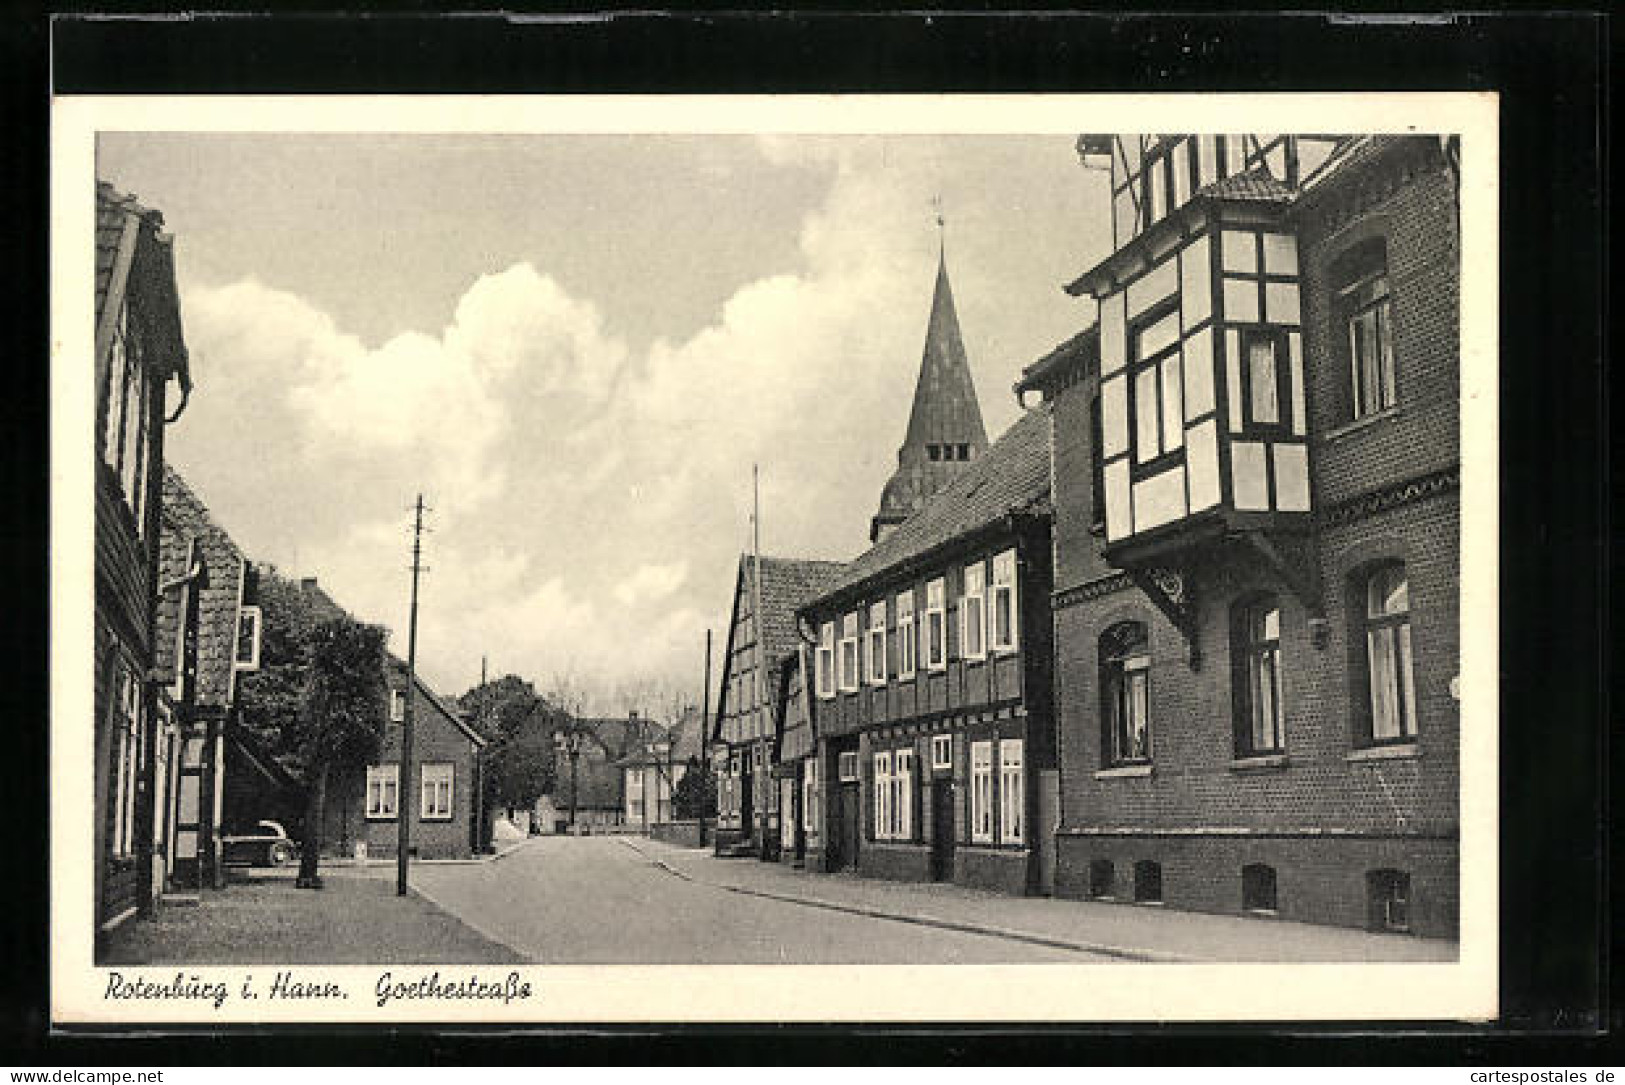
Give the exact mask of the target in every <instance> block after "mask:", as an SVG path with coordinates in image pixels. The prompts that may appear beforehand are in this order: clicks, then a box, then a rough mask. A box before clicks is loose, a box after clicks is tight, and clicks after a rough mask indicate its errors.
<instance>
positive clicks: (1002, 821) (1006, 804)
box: [999, 738, 1027, 844]
mask: <svg viewBox="0 0 1625 1085" xmlns="http://www.w3.org/2000/svg"><path fill="white" fill-rule="evenodd" d="M1026 793H1027V788H1026V777H1025V771H1024V769H1023V767H1022V740H1021V739H1019V738H1007V739H1004V740H1003V741H1001V742H1000V743H999V842H1000V843H1002V844H1020V843H1021V842H1022V828H1023V826H1022V824H1021V822H1022V817H1021V814H1022V805H1023V802H1024V799H1025V796H1026Z"/></svg>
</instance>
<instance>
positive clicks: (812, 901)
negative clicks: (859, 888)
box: [622, 841, 1199, 964]
mask: <svg viewBox="0 0 1625 1085" xmlns="http://www.w3.org/2000/svg"><path fill="white" fill-rule="evenodd" d="M622 843H625V844H626V846H627V847H628V848H630V849H631V850H632V851H633V852H635V853H636V854H637V855H639V856H641V857H642V858H644V859H647V860H648V861H649V862H650V863H652V864H654V865H655V866H657V867H659V868H660V869H661V870H664V871H665V872H666V873H667V874H670V875H672V876H673V877H676V878H680V879H682V880H683V881H685V882H690V883H692V884H695V885H704V886H708V887H710V888H712V889H722V890H726V891H727V892H729V893H738V894H740V895H741V896H747V897H760V898H762V899H764V900H776V901H779V902H781V903H784V904H800V905H804V906H806V907H808V908H823V909H825V910H826V911H831V912H845V913H847V914H848V915H859V916H864V917H866V918H869V919H889V920H891V921H893V922H895V923H911V924H913V925H915V926H920V927H936V928H938V929H941V930H950V931H957V932H959V933H961V934H978V935H982V936H983V937H986V938H1002V939H1004V940H1006V941H1010V942H1025V943H1027V944H1029V945H1035V946H1045V947H1047V948H1049V949H1066V950H1072V951H1073V952H1077V953H1094V954H1098V955H1101V956H1106V957H1115V958H1117V959H1119V960H1125V961H1135V962H1139V963H1142V964H1181V963H1190V962H1192V961H1196V960H1199V958H1195V957H1184V956H1180V955H1178V954H1173V953H1162V952H1156V951H1152V950H1144V949H1133V948H1130V947H1127V946H1116V945H1108V944H1106V943H1102V942H1078V941H1073V940H1070V939H1064V938H1054V937H1051V936H1049V935H1043V934H1032V933H1030V932H1028V931H1019V930H1013V929H1011V928H1009V927H993V926H988V925H985V924H979V923H966V922H963V921H961V920H957V919H942V918H939V917H937V916H929V915H905V914H902V913H899V912H888V911H884V910H882V909H879V908H869V907H865V906H863V905H860V904H845V903H842V902H840V901H832V900H821V899H819V898H817V897H803V896H791V895H789V894H787V893H774V892H772V891H770V890H766V889H750V888H747V887H745V886H741V885H726V884H724V883H722V882H713V881H708V880H706V879H704V878H697V877H695V876H694V875H692V874H689V873H688V872H686V871H683V870H678V869H677V868H676V867H674V866H672V865H671V864H670V863H668V862H666V861H665V860H664V859H661V858H659V857H657V856H653V855H650V854H649V853H647V852H645V851H643V850H642V849H641V848H639V847H638V846H637V845H635V844H632V843H630V842H627V841H622Z"/></svg>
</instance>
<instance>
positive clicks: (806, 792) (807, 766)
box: [801, 757, 823, 840]
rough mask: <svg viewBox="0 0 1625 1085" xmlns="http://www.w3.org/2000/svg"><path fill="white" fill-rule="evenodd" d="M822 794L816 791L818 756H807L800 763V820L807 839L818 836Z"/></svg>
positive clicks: (821, 817)
mask: <svg viewBox="0 0 1625 1085" xmlns="http://www.w3.org/2000/svg"><path fill="white" fill-rule="evenodd" d="M821 800H822V796H820V795H819V793H818V758H817V757H809V758H807V760H805V761H803V762H802V763H801V820H802V822H803V825H804V829H803V831H804V832H805V833H806V835H807V839H809V840H816V839H817V838H818V827H819V826H820V825H821V824H822V823H823V813H822V812H823V803H822V801H821Z"/></svg>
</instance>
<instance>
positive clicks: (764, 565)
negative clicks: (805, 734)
mask: <svg viewBox="0 0 1625 1085" xmlns="http://www.w3.org/2000/svg"><path fill="white" fill-rule="evenodd" d="M840 569H841V566H840V565H839V564H838V563H836V562H829V561H814V560H807V559H801V558H775V557H760V558H757V557H755V556H753V555H750V554H743V555H741V556H740V559H739V567H738V572H737V575H736V576H735V578H734V598H733V606H732V616H731V621H730V622H729V627H728V641H727V645H726V646H725V647H724V649H723V657H722V674H721V678H720V684H719V687H718V691H717V708H716V716H715V719H714V721H713V723H712V730H711V739H712V741H711V757H712V765H713V768H714V771H715V773H716V778H717V827H716V837H715V847H716V849H717V850H718V851H719V852H723V851H731V852H736V853H740V854H746V853H748V854H751V855H756V856H758V857H760V858H763V859H771V858H774V857H776V856H777V854H778V844H779V840H780V838H781V835H782V828H781V811H780V805H779V790H780V789H779V785H778V783H777V781H776V780H775V777H774V770H775V767H776V765H777V764H778V748H779V724H780V713H779V706H778V703H777V700H776V698H777V692H778V689H779V685H780V681H781V668H782V666H783V664H784V662H785V660H786V658H787V657H788V656H790V655H792V654H793V653H794V652H795V650H796V648H797V646H798V645H799V644H800V643H801V640H802V638H801V634H800V633H799V632H798V630H797V627H796V608H797V607H798V606H799V605H800V604H801V603H803V602H805V601H806V600H808V599H810V598H812V597H813V596H815V595H816V594H818V592H819V591H820V590H822V589H823V588H824V587H825V586H827V585H828V584H830V583H831V582H832V581H833V580H834V578H835V577H836V576H837V575H839V572H840Z"/></svg>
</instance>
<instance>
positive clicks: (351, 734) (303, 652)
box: [238, 566, 387, 886]
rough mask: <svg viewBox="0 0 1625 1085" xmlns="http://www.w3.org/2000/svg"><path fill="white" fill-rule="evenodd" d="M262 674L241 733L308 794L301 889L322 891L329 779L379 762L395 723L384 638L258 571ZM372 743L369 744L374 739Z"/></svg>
mask: <svg viewBox="0 0 1625 1085" xmlns="http://www.w3.org/2000/svg"><path fill="white" fill-rule="evenodd" d="M258 593H259V595H258V597H259V601H260V608H261V612H262V615H263V618H262V620H263V623H264V625H263V629H262V632H261V642H260V669H259V670H258V671H256V672H252V673H249V674H245V675H243V676H242V685H241V687H240V688H239V692H238V704H239V705H240V707H241V717H240V718H241V723H242V726H243V727H244V728H245V729H247V730H248V731H250V732H251V733H252V734H253V735H254V737H255V738H257V739H258V740H259V743H260V745H261V746H262V748H264V749H265V750H267V751H268V752H269V753H270V754H271V756H272V757H274V758H275V759H276V761H277V763H278V764H279V765H281V766H282V768H284V769H285V770H287V772H288V773H289V775H291V776H292V777H293V778H294V779H295V780H297V781H299V783H300V784H301V785H302V787H303V788H304V804H303V805H304V810H305V814H304V817H303V819H302V821H301V822H300V823H299V824H296V825H292V826H290V829H292V830H293V834H294V836H295V837H296V838H297V839H298V840H299V841H300V842H301V852H302V854H301V857H300V868H299V878H300V884H301V885H309V886H314V885H316V884H318V883H319V879H318V874H317V860H318V859H319V857H320V849H321V832H320V830H321V821H322V818H321V811H322V807H323V805H324V804H325V802H326V789H327V783H328V778H329V777H330V776H331V775H332V773H334V772H335V771H337V772H344V771H350V770H353V769H354V768H355V767H356V766H357V765H362V764H366V763H368V762H370V761H371V760H373V759H374V758H376V757H377V751H378V743H379V740H380V738H381V736H382V732H383V728H384V720H385V718H386V715H387V704H386V698H387V694H386V689H387V686H386V683H385V678H384V661H385V654H384V631H383V630H382V629H379V628H377V627H373V626H364V625H361V624H360V623H358V622H356V621H355V620H354V619H353V618H351V617H349V616H348V615H347V614H345V613H344V612H343V611H342V610H340V609H339V608H338V607H337V606H335V605H333V604H332V602H331V601H330V600H327V599H326V597H325V596H320V595H316V596H312V595H310V594H307V593H306V592H305V591H304V590H303V589H302V588H301V587H300V585H299V584H298V582H296V581H292V580H288V579H286V578H284V577H281V576H278V575H277V573H276V570H275V569H274V568H271V567H269V566H267V567H265V568H262V569H261V570H259V588H258ZM369 736H370V737H369Z"/></svg>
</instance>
